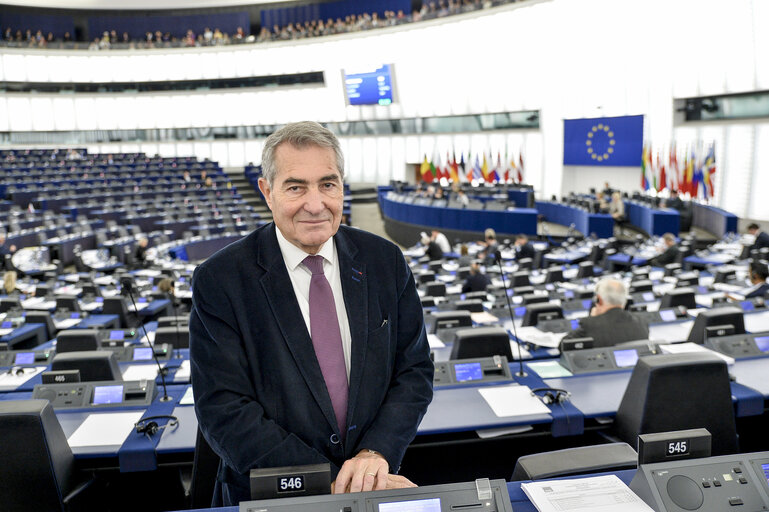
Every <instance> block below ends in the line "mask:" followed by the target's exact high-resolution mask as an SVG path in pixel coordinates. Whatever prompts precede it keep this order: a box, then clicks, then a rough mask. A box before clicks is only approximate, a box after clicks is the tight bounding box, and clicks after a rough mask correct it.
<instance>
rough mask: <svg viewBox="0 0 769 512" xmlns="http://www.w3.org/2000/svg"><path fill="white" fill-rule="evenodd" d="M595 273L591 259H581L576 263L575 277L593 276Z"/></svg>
mask: <svg viewBox="0 0 769 512" xmlns="http://www.w3.org/2000/svg"><path fill="white" fill-rule="evenodd" d="M594 275H595V269H594V268H593V262H592V261H583V262H582V263H580V264H579V265H578V268H577V277H578V278H582V277H593V276H594Z"/></svg>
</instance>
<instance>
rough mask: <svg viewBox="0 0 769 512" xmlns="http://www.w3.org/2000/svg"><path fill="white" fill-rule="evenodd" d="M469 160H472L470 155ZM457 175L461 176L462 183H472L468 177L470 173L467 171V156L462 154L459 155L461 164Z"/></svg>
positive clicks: (458, 165)
mask: <svg viewBox="0 0 769 512" xmlns="http://www.w3.org/2000/svg"><path fill="white" fill-rule="evenodd" d="M467 157H468V158H467V160H468V161H469V160H470V155H469V154H468V155H467ZM457 173H458V174H459V179H460V180H462V181H470V177H469V176H468V172H467V170H466V169H465V154H464V153H460V154H459V163H458V164H457Z"/></svg>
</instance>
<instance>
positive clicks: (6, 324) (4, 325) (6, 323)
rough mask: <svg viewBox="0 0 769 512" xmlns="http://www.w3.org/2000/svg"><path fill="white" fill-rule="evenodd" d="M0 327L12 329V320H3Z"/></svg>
mask: <svg viewBox="0 0 769 512" xmlns="http://www.w3.org/2000/svg"><path fill="white" fill-rule="evenodd" d="M0 327H2V328H3V329H13V322H3V323H2V325H1V326H0Z"/></svg>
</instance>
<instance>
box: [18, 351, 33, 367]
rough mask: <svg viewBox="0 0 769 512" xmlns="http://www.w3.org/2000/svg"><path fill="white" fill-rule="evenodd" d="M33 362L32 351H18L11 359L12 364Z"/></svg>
mask: <svg viewBox="0 0 769 512" xmlns="http://www.w3.org/2000/svg"><path fill="white" fill-rule="evenodd" d="M34 362H35V353H34V352H19V353H18V354H16V358H15V359H14V360H13V364H33V363H34Z"/></svg>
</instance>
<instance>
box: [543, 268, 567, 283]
mask: <svg viewBox="0 0 769 512" xmlns="http://www.w3.org/2000/svg"><path fill="white" fill-rule="evenodd" d="M563 281H564V278H563V270H561V268H560V267H552V268H549V269H548V270H547V276H545V283H562V282H563Z"/></svg>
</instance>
